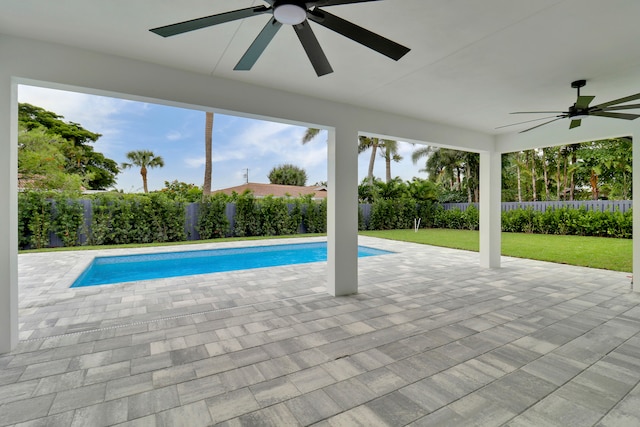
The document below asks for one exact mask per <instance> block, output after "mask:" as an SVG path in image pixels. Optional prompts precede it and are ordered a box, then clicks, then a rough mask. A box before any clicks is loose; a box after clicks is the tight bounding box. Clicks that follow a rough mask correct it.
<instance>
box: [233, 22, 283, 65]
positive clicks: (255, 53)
mask: <svg viewBox="0 0 640 427" xmlns="http://www.w3.org/2000/svg"><path fill="white" fill-rule="evenodd" d="M280 28H282V24H281V23H280V22H278V21H277V20H276V19H275V18H273V19H271V20H270V21H269V22H267V25H265V26H264V28H263V29H262V31H260V34H258V37H256V39H255V40H254V41H253V43H251V46H249V49H247V51H246V52H245V53H244V55H242V58H240V61H238V64H237V65H236V66H235V68H234V70H245V71H246V70H250V69H251V67H253V65H254V64H255V63H256V61H257V60H258V58H260V55H262V52H264V50H265V49H266V48H267V45H268V44H269V42H271V40H272V39H273V37H274V36H275V35H276V33H277V32H278V30H279V29H280Z"/></svg>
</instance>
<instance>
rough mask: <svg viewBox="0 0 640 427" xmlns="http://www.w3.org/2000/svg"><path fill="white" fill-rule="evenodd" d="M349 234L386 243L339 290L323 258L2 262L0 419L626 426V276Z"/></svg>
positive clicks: (639, 379)
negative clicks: (177, 263)
mask: <svg viewBox="0 0 640 427" xmlns="http://www.w3.org/2000/svg"><path fill="white" fill-rule="evenodd" d="M311 240H318V239H311ZM296 241H299V240H296ZM284 242H287V240H278V241H276V242H273V241H271V242H269V241H259V242H233V243H225V244H220V245H218V246H243V245H244V246H254V245H262V244H271V243H284ZM360 243H361V244H365V245H369V246H373V247H377V248H380V249H388V250H392V251H395V252H396V253H395V254H391V255H384V256H376V257H369V258H362V259H360V260H359V291H360V293H359V294H357V295H353V296H348V297H338V298H333V297H331V296H329V295H327V294H326V292H325V277H326V263H313V264H304V265H295V266H286V267H274V268H268V269H257V270H248V271H236V272H229V273H216V274H208V275H200V276H191V277H180V278H172V279H163V280H150V281H140V282H132V283H127V284H117V285H106V286H96V287H92V288H80V289H69V288H68V286H69V284H70V283H71V282H72V281H73V279H74V278H75V276H77V274H79V272H80V271H81V270H82V269H83V268H84V266H85V265H86V264H87V263H88V262H89V260H90V259H91V257H92V256H94V255H95V254H97V253H104V252H105V251H92V252H88V251H77V252H71V253H66V252H65V253H60V252H59V253H42V254H23V255H20V256H19V282H20V339H21V342H20V343H19V345H18V348H17V349H16V350H15V351H14V352H12V353H10V354H6V355H0V425H2V426H6V425H20V426H45V425H46V426H69V425H71V426H100V425H122V426H181V425H183V426H198V425H213V424H216V423H222V424H223V425H274V426H286V425H312V424H316V425H319V426H325V425H326V426H353V425H363V426H404V425H412V426H438V425H442V426H456V425H478V426H499V425H509V426H514V427H515V426H536V427H539V426H563V427H566V426H591V425H598V426H634V425H640V294H636V293H633V292H632V291H631V290H630V283H629V282H630V281H629V278H628V274H626V273H618V272H608V271H603V270H594V269H588V268H581V267H572V266H565V265H558V264H551V263H544V262H538V261H531V260H522V259H515V258H503V267H502V268H501V269H496V270H488V269H482V268H480V267H479V266H478V254H477V253H472V252H465V251H457V250H452V249H444V248H436V247H430V246H423V245H416V244H410V243H402V242H394V241H387V240H381V239H374V238H368V237H360ZM211 246H212V245H198V246H194V247H193V248H196V247H199V248H205V247H207V248H208V247H211ZM180 249H181V250H182V249H185V248H180ZM170 250H175V249H172V248H152V249H147V250H146V251H152V252H157V251H170ZM126 252H127V250H112V251H108V253H109V254H117V253H126Z"/></svg>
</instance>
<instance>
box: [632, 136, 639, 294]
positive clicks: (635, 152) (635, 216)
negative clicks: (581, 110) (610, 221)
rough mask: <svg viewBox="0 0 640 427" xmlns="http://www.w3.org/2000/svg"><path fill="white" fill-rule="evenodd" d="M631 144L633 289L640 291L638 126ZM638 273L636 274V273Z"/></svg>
mask: <svg viewBox="0 0 640 427" xmlns="http://www.w3.org/2000/svg"><path fill="white" fill-rule="evenodd" d="M632 138H633V143H632V144H633V145H632V146H631V153H632V155H633V160H632V168H631V173H632V174H633V175H632V180H633V190H632V191H633V204H632V206H633V212H632V215H633V232H632V237H633V242H632V248H631V253H632V257H633V261H632V267H631V268H632V269H633V276H634V277H633V279H634V280H633V290H634V291H636V292H640V126H636V127H635V131H634V132H633V136H632ZM636 273H638V274H636Z"/></svg>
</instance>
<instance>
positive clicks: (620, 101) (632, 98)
mask: <svg viewBox="0 0 640 427" xmlns="http://www.w3.org/2000/svg"><path fill="white" fill-rule="evenodd" d="M636 99H640V93H636V94H635V95H631V96H627V97H625V98H620V99H614V100H613V101H609V102H605V103H604V104H598V105H594V106H593V107H591V108H593V109H598V110H602V109H604V108H606V107H608V106H610V105H616V104H624V103H625V102H629V101H635V100H636Z"/></svg>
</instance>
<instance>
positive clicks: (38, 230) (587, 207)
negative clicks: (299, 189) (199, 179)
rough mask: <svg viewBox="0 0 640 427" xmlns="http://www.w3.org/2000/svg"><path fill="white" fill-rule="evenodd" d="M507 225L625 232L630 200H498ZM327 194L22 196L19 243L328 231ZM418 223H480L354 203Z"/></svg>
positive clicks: (370, 226) (387, 218)
mask: <svg viewBox="0 0 640 427" xmlns="http://www.w3.org/2000/svg"><path fill="white" fill-rule="evenodd" d="M502 210H503V212H502V229H503V231H510V232H525V233H545V234H575V235H589V236H604V237H622V238H630V237H631V231H632V217H631V201H580V202H523V203H503V204H502ZM326 215H327V213H326V200H325V201H322V202H315V201H312V200H310V199H308V198H301V199H288V200H284V199H278V198H270V197H269V198H264V199H256V198H254V197H253V196H251V195H242V196H239V197H237V198H236V199H235V200H233V201H229V200H226V199H223V198H213V199H209V200H208V201H207V202H203V203H190V204H186V203H179V202H175V201H173V200H171V199H168V198H167V197H166V196H163V195H156V194H149V195H147V196H139V195H108V196H100V197H94V198H92V199H66V198H63V197H62V196H60V197H54V198H45V197H43V196H42V195H38V194H37V193H25V194H20V196H19V230H18V234H19V239H20V241H19V245H20V248H21V249H28V248H42V247H60V246H78V245H86V244H90V245H109V244H115V245H120V244H127V243H151V242H174V241H185V240H203V239H212V238H218V237H228V236H239V237H244V236H260V235H265V236H277V235H290V234H296V233H323V232H326V225H327V224H326V222H327V219H326ZM417 218H420V219H421V221H420V227H421V228H453V229H467V230H477V229H478V224H479V211H478V206H477V205H476V204H473V203H472V204H468V203H446V204H438V203H435V202H416V201H415V200H412V199H400V200H379V201H377V202H375V203H373V204H361V205H360V206H359V214H358V220H359V229H360V230H386V229H411V228H413V227H414V220H415V219H417Z"/></svg>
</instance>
